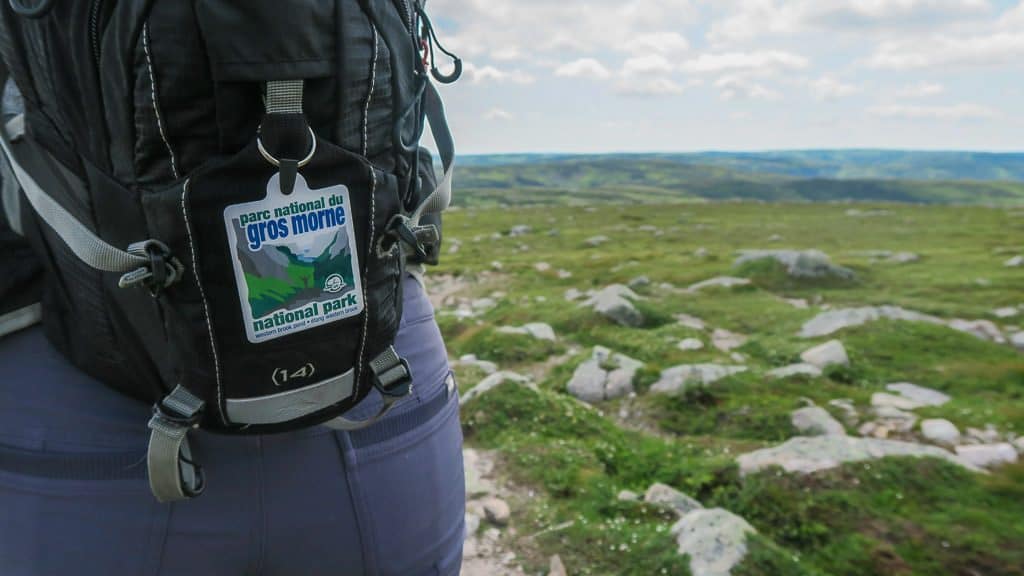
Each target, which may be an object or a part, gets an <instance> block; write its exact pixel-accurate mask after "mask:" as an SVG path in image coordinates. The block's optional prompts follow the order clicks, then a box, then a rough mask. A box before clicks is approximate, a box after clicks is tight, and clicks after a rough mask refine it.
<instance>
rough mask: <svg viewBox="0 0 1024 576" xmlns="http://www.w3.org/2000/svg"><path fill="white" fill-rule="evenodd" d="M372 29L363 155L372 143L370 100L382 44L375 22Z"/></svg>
mask: <svg viewBox="0 0 1024 576" xmlns="http://www.w3.org/2000/svg"><path fill="white" fill-rule="evenodd" d="M370 31H371V32H373V63H372V64H371V65H370V89H369V91H367V92H366V105H365V106H364V107H363V156H366V154H367V151H368V148H369V145H370V144H369V139H368V138H367V134H368V130H369V124H370V102H371V101H372V100H373V91H374V89H375V88H376V84H377V58H378V56H379V55H380V46H379V45H378V39H379V37H380V36H379V35H378V34H377V27H376V26H374V24H373V22H370Z"/></svg>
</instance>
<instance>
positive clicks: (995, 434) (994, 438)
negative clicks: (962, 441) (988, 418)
mask: <svg viewBox="0 0 1024 576" xmlns="http://www.w3.org/2000/svg"><path fill="white" fill-rule="evenodd" d="M967 438H968V440H970V441H971V442H972V443H974V444H996V443H998V442H999V441H1000V440H1002V438H1001V437H1000V435H999V430H996V427H995V426H993V425H991V424H989V425H987V426H985V429H984V430H978V429H977V428H967Z"/></svg>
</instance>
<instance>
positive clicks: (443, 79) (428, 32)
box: [416, 2, 462, 84]
mask: <svg viewBox="0 0 1024 576" xmlns="http://www.w3.org/2000/svg"><path fill="white" fill-rule="evenodd" d="M416 13H417V14H418V15H419V17H420V18H421V19H422V20H423V35H422V38H421V39H422V41H423V42H425V43H426V50H425V52H424V56H423V58H424V64H426V59H427V57H428V56H429V58H430V75H431V76H433V77H434V79H435V80H437V81H438V82H440V83H441V84H451V83H453V82H455V81H457V80H458V79H459V78H461V77H462V58H459V57H458V56H456V55H455V54H452V53H451V52H449V51H448V50H447V49H445V47H444V45H442V44H441V41H440V40H438V39H437V32H435V31H434V25H433V24H432V23H431V22H430V17H429V16H427V13H426V11H425V10H424V9H423V7H422V6H421V5H420V3H419V2H417V3H416ZM434 46H437V48H438V50H440V51H441V52H443V53H444V54H445V55H446V56H448V57H449V58H451V59H452V63H453V64H454V65H455V69H454V70H452V73H451V74H442V73H441V71H440V70H438V69H437V60H436V58H435V57H434Z"/></svg>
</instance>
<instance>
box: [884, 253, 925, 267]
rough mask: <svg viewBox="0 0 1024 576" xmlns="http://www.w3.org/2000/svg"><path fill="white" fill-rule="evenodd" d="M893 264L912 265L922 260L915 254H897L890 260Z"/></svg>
mask: <svg viewBox="0 0 1024 576" xmlns="http://www.w3.org/2000/svg"><path fill="white" fill-rule="evenodd" d="M888 260H889V262H892V263H893V264H912V263H914V262H918V261H920V260H921V255H920V254H914V253H913V252H897V253H895V254H893V255H892V256H890V257H889V258H888Z"/></svg>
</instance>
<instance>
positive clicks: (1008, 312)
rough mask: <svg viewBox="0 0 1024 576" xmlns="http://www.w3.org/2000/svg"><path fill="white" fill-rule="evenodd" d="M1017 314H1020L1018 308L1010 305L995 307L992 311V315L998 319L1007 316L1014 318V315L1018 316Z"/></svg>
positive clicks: (1003, 318)
mask: <svg viewBox="0 0 1024 576" xmlns="http://www.w3.org/2000/svg"><path fill="white" fill-rule="evenodd" d="M1019 314H1020V310H1018V309H1016V308H1014V307H1012V306H1009V307H1006V308H999V309H996V310H993V311H992V315H993V316H995V317H996V318H999V319H1000V320H1006V319H1009V318H1014V317H1016V316H1018V315H1019Z"/></svg>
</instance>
